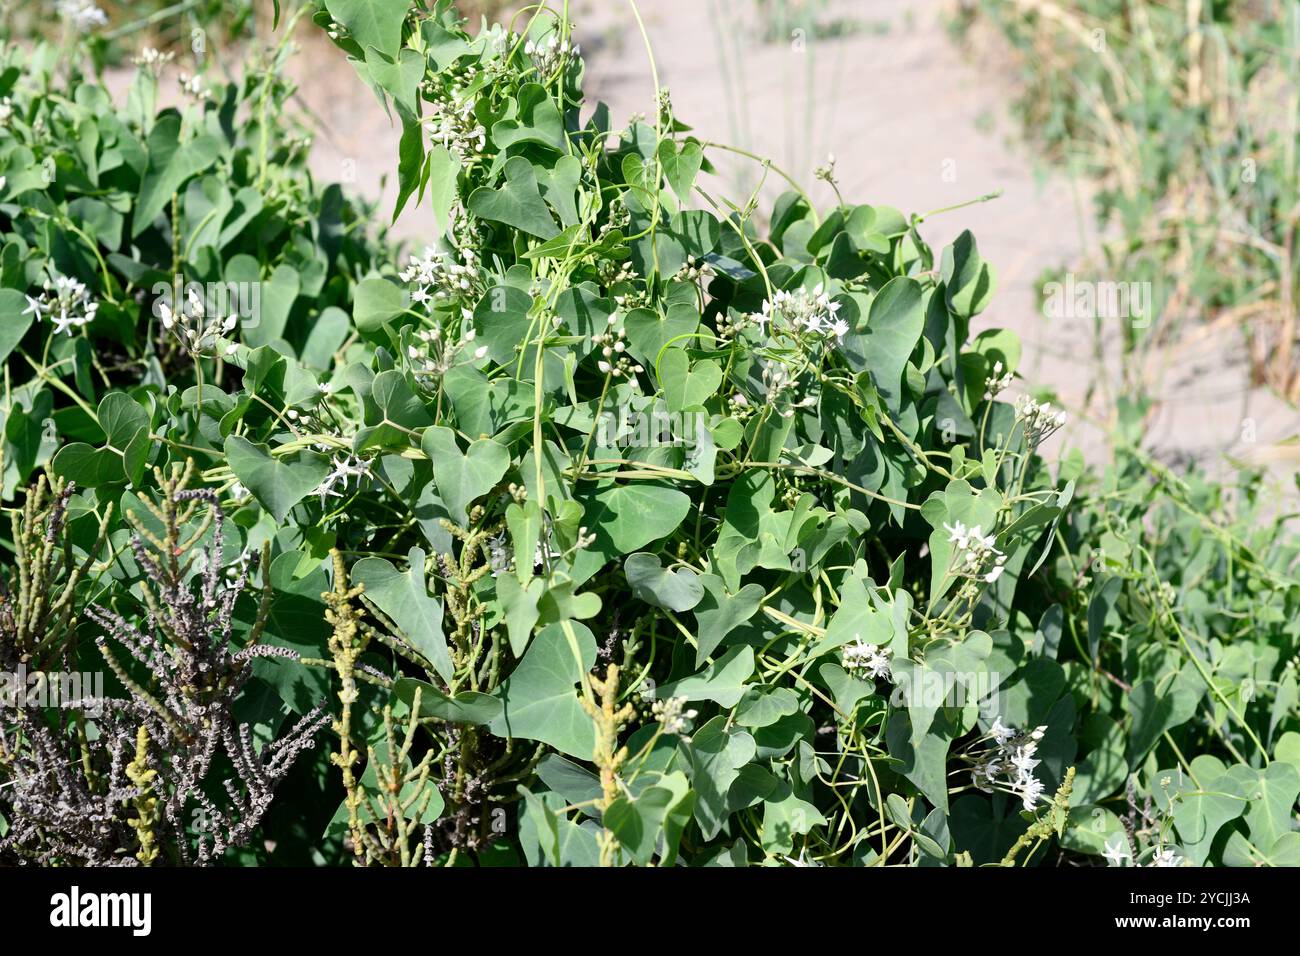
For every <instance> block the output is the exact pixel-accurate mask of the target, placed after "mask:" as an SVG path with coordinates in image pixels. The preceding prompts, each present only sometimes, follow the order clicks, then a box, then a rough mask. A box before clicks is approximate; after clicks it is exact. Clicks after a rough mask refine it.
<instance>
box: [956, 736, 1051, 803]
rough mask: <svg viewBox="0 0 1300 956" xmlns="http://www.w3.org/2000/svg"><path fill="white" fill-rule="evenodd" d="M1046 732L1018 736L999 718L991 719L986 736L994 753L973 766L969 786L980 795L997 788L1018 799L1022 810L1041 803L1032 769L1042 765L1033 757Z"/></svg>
mask: <svg viewBox="0 0 1300 956" xmlns="http://www.w3.org/2000/svg"><path fill="white" fill-rule="evenodd" d="M1046 731H1047V728H1046V727H1035V728H1034V729H1033V730H1032V731H1030V732H1029V733H1021V732H1020V731H1018V730H1016V729H1015V728H1014V727H1008V726H1007V725H1006V724H1004V723H1003V722H1002V718H1001V717H1000V716H999V717H997V718H995V719H994V721H993V726H992V727H991V728H989V736H991V737H992V738H993V742H994V744H995V745H996V747H997V750H995V751H994V752H993V753H991V754H989V755H988V756H986V757H985V758H984V759H982V760H981V761H980V762H979V763H977V764H976V766H975V768H974V770H973V771H972V772H971V782H972V783H973V784H974V785H975V786H976V787H978V788H979V789H981V790H984V791H992V790H993V789H994V785H995V784H1001V785H1002V786H1004V787H1005V788H1006V789H1007V790H1009V791H1010V792H1011V793H1013V794H1015V795H1016V796H1018V797H1020V798H1021V800H1022V802H1023V804H1024V807H1025V809H1026V810H1033V809H1034V808H1035V807H1036V806H1037V805H1038V804H1039V803H1040V802H1042V800H1043V799H1044V796H1043V794H1044V787H1043V782H1042V781H1041V780H1039V779H1038V778H1037V777H1035V776H1034V768H1035V767H1037V766H1038V765H1039V764H1041V763H1042V761H1041V760H1038V759H1037V758H1036V757H1035V754H1037V752H1038V742H1039V741H1040V740H1042V739H1043V734H1044V733H1046Z"/></svg>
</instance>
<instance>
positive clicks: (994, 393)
mask: <svg viewBox="0 0 1300 956" xmlns="http://www.w3.org/2000/svg"><path fill="white" fill-rule="evenodd" d="M1012 380H1013V376H1012V374H1011V372H1010V371H1007V372H1005V373H1004V372H1003V371H1002V362H1001V360H998V361H996V362H994V363H993V371H992V372H991V373H990V374H989V377H988V378H987V379H985V381H984V400H985V401H986V402H991V401H993V399H995V398H997V397H998V395H999V394H1001V393H1002V392H1004V391H1006V390H1007V389H1008V388H1010V387H1011V382H1012Z"/></svg>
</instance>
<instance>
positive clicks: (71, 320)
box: [23, 275, 99, 335]
mask: <svg viewBox="0 0 1300 956" xmlns="http://www.w3.org/2000/svg"><path fill="white" fill-rule="evenodd" d="M26 298H27V308H26V309H24V310H23V315H34V316H37V317H40V316H44V317H46V318H48V319H49V320H50V321H51V322H53V323H54V333H55V334H56V335H58V334H59V333H64V334H66V335H72V333H73V330H74V329H80V328H82V327H84V326H87V325H89V324H90V323H91V322H93V321H95V315H96V313H97V312H98V311H99V303H98V302H96V301H94V299H92V298H91V295H90V290H89V289H87V288H86V285H85V283H83V282H79V281H78V280H76V279H73V278H70V277H68V276H63V275H56V276H55V279H54V283H53V285H51V283H50V282H49V280H46V282H45V285H44V291H42V293H41V294H40V295H39V296H30V295H29V296H27V297H26Z"/></svg>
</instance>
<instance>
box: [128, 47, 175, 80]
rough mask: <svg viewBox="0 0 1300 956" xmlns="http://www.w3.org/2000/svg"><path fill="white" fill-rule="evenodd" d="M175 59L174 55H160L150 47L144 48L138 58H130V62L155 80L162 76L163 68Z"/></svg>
mask: <svg viewBox="0 0 1300 956" xmlns="http://www.w3.org/2000/svg"><path fill="white" fill-rule="evenodd" d="M174 59H176V54H175V53H170V52H168V53H160V52H159V51H157V50H155V49H154V48H153V47H151V46H147V47H145V48H144V49H143V50H141V51H140V55H139V56H134V57H132V58H131V62H132V63H133V64H135V65H136V66H138V67H139V68H140V69H142V70H144V71H145V72H146V73H148V74H150V75H151V76H153V77H154V79H157V78H158V77H159V76H161V75H162V71H163V67H164V66H166V65H167V64H168V63H170V62H171V61H172V60H174Z"/></svg>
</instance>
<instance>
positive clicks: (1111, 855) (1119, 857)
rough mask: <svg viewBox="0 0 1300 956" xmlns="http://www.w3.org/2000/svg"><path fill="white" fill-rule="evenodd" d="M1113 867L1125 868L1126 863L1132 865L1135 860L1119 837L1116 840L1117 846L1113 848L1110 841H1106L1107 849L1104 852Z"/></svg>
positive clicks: (1103, 854)
mask: <svg viewBox="0 0 1300 956" xmlns="http://www.w3.org/2000/svg"><path fill="white" fill-rule="evenodd" d="M1101 855H1102V856H1104V857H1105V858H1106V859H1107V861H1108V862H1109V863H1110V865H1111V866H1123V865H1124V864H1125V863H1131V862H1132V861H1133V858H1132V857H1131V856H1129V852H1128V847H1126V846H1125V845H1124V841H1123V840H1121V839H1120V838H1119V837H1116V838H1115V845H1114V846H1111V844H1110V841H1109V840H1107V841H1106V848H1105V849H1104V850H1103V851H1102V854H1101Z"/></svg>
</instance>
